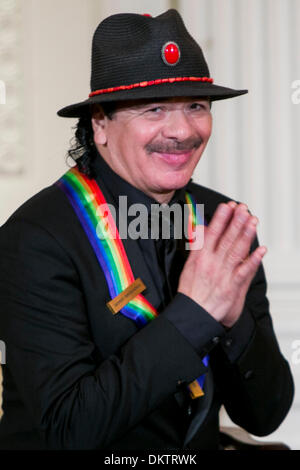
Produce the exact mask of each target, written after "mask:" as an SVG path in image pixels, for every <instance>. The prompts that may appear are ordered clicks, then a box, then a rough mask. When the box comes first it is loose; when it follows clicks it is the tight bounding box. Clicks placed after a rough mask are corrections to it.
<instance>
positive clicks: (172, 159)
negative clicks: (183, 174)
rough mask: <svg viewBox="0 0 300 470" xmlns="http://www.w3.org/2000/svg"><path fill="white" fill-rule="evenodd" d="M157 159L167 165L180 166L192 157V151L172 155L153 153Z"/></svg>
mask: <svg viewBox="0 0 300 470" xmlns="http://www.w3.org/2000/svg"><path fill="white" fill-rule="evenodd" d="M155 154H156V155H157V156H158V158H160V159H162V160H163V161H164V162H166V163H167V164H169V165H175V166H181V165H184V164H185V163H187V162H188V161H189V160H190V158H191V155H192V150H189V151H185V152H182V151H181V152H178V151H177V152H172V153H165V152H164V153H161V152H155Z"/></svg>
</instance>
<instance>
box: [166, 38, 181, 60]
mask: <svg viewBox="0 0 300 470" xmlns="http://www.w3.org/2000/svg"><path fill="white" fill-rule="evenodd" d="M162 58H163V61H164V62H165V64H167V65H176V64H177V63H178V61H179V59H180V50H179V47H178V45H177V44H176V43H175V42H168V43H167V44H165V45H164V46H163V48H162Z"/></svg>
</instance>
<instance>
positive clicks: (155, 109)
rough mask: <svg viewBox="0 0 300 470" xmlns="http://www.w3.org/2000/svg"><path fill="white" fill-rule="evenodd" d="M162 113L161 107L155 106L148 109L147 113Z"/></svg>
mask: <svg viewBox="0 0 300 470" xmlns="http://www.w3.org/2000/svg"><path fill="white" fill-rule="evenodd" d="M162 111H163V108H162V107H161V106H155V107H153V108H150V109H148V111H147V112H148V113H152V114H158V113H160V112H162Z"/></svg>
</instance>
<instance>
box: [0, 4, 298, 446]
mask: <svg viewBox="0 0 300 470" xmlns="http://www.w3.org/2000/svg"><path fill="white" fill-rule="evenodd" d="M171 7H172V8H177V9H178V11H179V12H180V13H181V14H182V16H183V18H184V21H185V23H186V25H187V27H188V29H189V30H190V32H191V33H192V35H193V36H194V37H195V38H196V39H197V40H198V42H199V44H200V45H201V47H202V49H203V51H204V54H205V57H206V59H207V62H208V64H209V68H210V72H211V76H212V77H213V78H214V80H215V83H217V84H220V85H224V86H229V87H233V88H240V89H242V88H247V89H249V94H248V95H245V96H242V97H239V98H235V99H233V100H225V101H221V102H219V103H218V102H216V103H214V104H213V107H212V112H213V119H214V128H213V135H212V137H211V140H210V143H209V145H208V147H207V150H206V152H205V154H204V155H203V157H202V160H201V161H200V163H199V165H198V167H197V170H196V173H195V178H194V179H195V180H196V181H197V182H198V183H200V184H203V185H205V186H209V187H212V188H214V189H215V190H217V191H220V192H223V193H225V194H227V195H228V196H230V197H231V198H234V199H237V200H239V201H243V202H245V203H246V204H248V206H249V208H250V210H251V212H252V213H254V214H255V215H257V216H258V217H259V220H260V223H259V226H258V235H259V240H260V244H263V245H266V246H267V247H268V253H267V255H266V256H265V258H264V267H265V271H266V275H267V279H268V298H269V300H270V305H271V314H272V317H273V323H274V328H275V331H276V333H277V337H278V340H279V343H280V347H281V350H282V352H283V353H284V355H285V357H286V359H287V360H288V361H289V363H290V365H291V368H292V371H293V375H294V379H295V384H296V395H295V399H294V403H293V407H292V409H291V411H290V413H289V415H288V417H287V418H286V420H285V421H284V423H283V424H282V425H281V426H280V427H279V429H278V430H277V431H275V432H274V433H273V434H271V435H270V436H267V437H264V438H262V440H264V441H274V440H281V441H284V442H285V443H286V444H288V445H289V446H290V447H291V448H292V449H300V428H299V424H298V423H299V421H300V394H299V386H300V318H299V313H300V312H299V305H300V302H299V301H300V245H299V239H300V219H299V205H300V162H299V153H298V152H299V150H300V141H299V135H300V59H299V54H298V47H299V46H298V45H299V44H300V28H299V24H300V0H263V1H262V0H173V1H172V0H159V1H158V0H156V1H153V0H122V1H121V0H119V1H118V0H85V1H82V0H25V1H24V0H0V225H2V224H3V223H5V221H6V220H7V218H8V217H9V216H10V214H12V212H13V211H14V210H15V209H16V208H17V207H19V206H20V205H21V204H22V203H23V202H24V201H25V200H26V199H28V198H29V197H31V196H32V195H33V194H35V193H36V192H38V191H39V190H40V189H42V188H44V187H45V186H48V185H51V184H52V183H53V182H54V181H56V179H58V178H59V177H60V176H61V175H62V174H63V173H64V172H65V171H66V170H67V165H66V152H67V149H68V147H69V141H70V139H71V137H72V135H73V129H72V127H73V126H74V125H75V124H76V120H73V119H63V118H59V117H58V116H57V115H56V112H57V110H58V109H60V108H62V107H63V106H65V105H68V104H71V103H75V102H77V101H81V100H83V99H85V98H87V97H88V93H89V79H90V55H91V52H90V51H91V39H92V35H93V32H94V30H95V28H96V26H97V25H98V23H99V22H100V21H101V20H102V19H104V18H105V17H106V16H109V15H111V14H113V13H118V12H136V13H149V14H151V15H153V16H156V15H157V14H160V13H162V12H163V11H165V10H167V9H168V8H171ZM0 340H1V331H0ZM262 360H263V358H262ZM220 419H221V424H229V423H230V420H229V418H228V416H227V415H226V413H225V411H224V410H222V411H221V415H220Z"/></svg>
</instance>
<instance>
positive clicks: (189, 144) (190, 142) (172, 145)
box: [145, 136, 203, 154]
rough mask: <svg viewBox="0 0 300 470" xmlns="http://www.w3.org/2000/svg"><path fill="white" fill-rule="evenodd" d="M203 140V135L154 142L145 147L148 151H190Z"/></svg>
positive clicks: (197, 146)
mask: <svg viewBox="0 0 300 470" xmlns="http://www.w3.org/2000/svg"><path fill="white" fill-rule="evenodd" d="M202 142H203V140H202V138H201V137H198V136H197V137H196V136H192V137H188V138H187V139H185V140H182V141H178V140H174V141H171V142H153V143H150V144H147V145H146V147H145V149H146V152H147V153H153V152H157V153H175V154H176V153H183V152H189V151H191V150H193V149H197V148H199V147H200V145H201V144H202Z"/></svg>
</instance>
